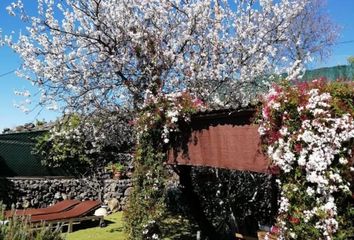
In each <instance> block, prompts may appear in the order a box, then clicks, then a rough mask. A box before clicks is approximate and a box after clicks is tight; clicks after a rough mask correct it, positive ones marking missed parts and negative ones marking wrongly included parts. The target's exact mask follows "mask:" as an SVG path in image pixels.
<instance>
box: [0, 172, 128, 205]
mask: <svg viewBox="0 0 354 240" xmlns="http://www.w3.org/2000/svg"><path fill="white" fill-rule="evenodd" d="M6 182H7V186H9V187H7V188H6V190H5V189H1V190H2V191H3V192H1V193H0V201H1V200H2V201H4V202H5V204H7V205H8V206H10V205H12V206H13V207H15V208H32V207H33V208H37V207H46V206H48V205H50V204H53V203H55V202H57V201H61V200H64V199H78V200H101V201H102V202H104V203H106V204H108V205H109V207H110V209H111V210H114V211H118V210H122V209H124V205H125V203H126V201H127V195H128V194H129V192H130V188H131V180H130V179H122V180H113V179H106V180H102V181H98V180H92V179H47V178H7V179H6ZM5 196H6V197H5ZM1 198H3V199H1ZM112 208H113V209H112Z"/></svg>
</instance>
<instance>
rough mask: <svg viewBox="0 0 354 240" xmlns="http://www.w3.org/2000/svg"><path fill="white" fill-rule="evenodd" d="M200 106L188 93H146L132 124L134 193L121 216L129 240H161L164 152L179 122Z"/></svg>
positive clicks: (165, 180) (166, 175) (165, 172)
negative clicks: (138, 113)
mask: <svg viewBox="0 0 354 240" xmlns="http://www.w3.org/2000/svg"><path fill="white" fill-rule="evenodd" d="M202 106H203V105H202V103H201V101H200V100H198V99H196V98H193V97H192V96H191V95H190V94H189V93H176V94H168V95H165V94H158V95H152V94H150V93H149V92H148V94H147V97H146V101H145V103H144V108H143V109H142V111H141V112H140V115H139V117H138V118H137V120H136V121H135V123H134V124H135V127H136V130H137V134H138V144H137V149H136V156H135V165H134V168H135V171H134V174H133V181H134V182H133V185H134V189H133V191H132V193H131V194H130V196H129V203H128V206H129V207H128V209H127V211H126V212H125V217H126V229H127V232H128V233H129V237H130V239H161V235H162V234H163V233H162V228H161V225H163V220H164V219H165V218H166V217H167V208H166V204H165V199H166V193H167V192H166V190H167V188H166V186H167V185H168V182H169V176H170V174H169V172H168V170H167V168H166V167H165V165H164V162H165V160H166V152H167V149H168V147H169V145H170V144H171V143H172V142H173V141H172V139H173V136H176V134H175V133H177V132H178V131H179V127H178V125H179V122H188V121H189V120H190V115H191V114H192V113H194V112H196V111H197V110H198V109H200V108H201V107H202ZM152 223H153V224H152Z"/></svg>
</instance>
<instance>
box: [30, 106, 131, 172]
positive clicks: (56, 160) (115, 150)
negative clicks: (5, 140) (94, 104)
mask: <svg viewBox="0 0 354 240" xmlns="http://www.w3.org/2000/svg"><path fill="white" fill-rule="evenodd" d="M130 119H131V114H130V113H129V112H123V111H120V112H114V113H110V112H108V113H107V112H101V113H96V114H95V115H93V116H89V117H87V116H86V117H85V116H79V115H78V114H71V115H67V116H64V117H63V118H62V119H61V120H60V121H58V122H56V124H55V125H54V126H53V127H52V128H51V130H50V131H49V132H47V133H45V134H43V135H41V136H40V137H38V138H37V143H36V145H35V148H34V153H36V154H38V155H39V156H40V157H41V159H42V163H43V164H44V165H46V166H49V167H62V168H63V169H67V170H68V171H69V172H70V174H75V175H81V174H83V173H86V174H90V173H91V174H92V173H95V174H97V170H99V171H102V170H103V166H105V165H106V164H107V163H108V162H117V161H119V162H127V161H129V159H130V154H128V153H127V152H129V151H130V148H131V146H132V143H133V137H132V135H133V132H132V127H131V126H130V124H129V121H130ZM97 168H98V169H97Z"/></svg>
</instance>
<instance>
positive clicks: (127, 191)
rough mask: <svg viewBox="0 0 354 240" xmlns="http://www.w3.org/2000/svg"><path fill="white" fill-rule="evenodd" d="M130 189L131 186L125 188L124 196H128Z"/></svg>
mask: <svg viewBox="0 0 354 240" xmlns="http://www.w3.org/2000/svg"><path fill="white" fill-rule="evenodd" d="M132 190H133V187H128V188H127V189H125V191H124V196H129V195H130V193H131V191H132Z"/></svg>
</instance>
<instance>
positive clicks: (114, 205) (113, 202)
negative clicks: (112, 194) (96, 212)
mask: <svg viewBox="0 0 354 240" xmlns="http://www.w3.org/2000/svg"><path fill="white" fill-rule="evenodd" d="M107 205H108V209H109V210H110V211H111V212H117V211H118V210H119V208H120V206H119V201H118V199H117V198H111V199H109V200H108V203H107Z"/></svg>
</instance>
